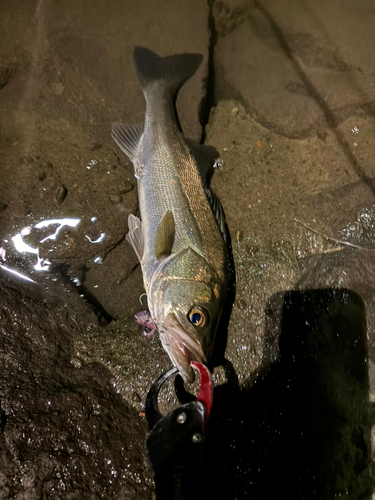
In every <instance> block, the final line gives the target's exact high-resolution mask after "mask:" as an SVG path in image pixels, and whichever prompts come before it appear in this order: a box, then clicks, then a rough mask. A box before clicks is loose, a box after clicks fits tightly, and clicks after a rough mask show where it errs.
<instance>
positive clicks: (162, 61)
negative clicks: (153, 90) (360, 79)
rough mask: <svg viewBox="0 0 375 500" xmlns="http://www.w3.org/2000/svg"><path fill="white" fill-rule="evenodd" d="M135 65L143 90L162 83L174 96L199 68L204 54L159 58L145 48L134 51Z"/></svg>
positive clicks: (137, 48)
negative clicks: (156, 83)
mask: <svg viewBox="0 0 375 500" xmlns="http://www.w3.org/2000/svg"><path fill="white" fill-rule="evenodd" d="M133 57H134V64H135V68H136V71H137V75H138V78H139V81H140V83H141V85H142V89H143V91H144V92H145V91H146V89H147V87H148V86H149V85H151V84H154V83H155V82H162V83H163V87H164V89H166V90H169V91H170V92H171V93H172V94H173V95H174V94H176V93H177V92H178V91H179V89H180V88H181V87H182V85H183V84H184V83H185V82H186V81H187V80H189V78H190V77H192V76H193V75H194V73H195V72H196V71H197V69H198V68H199V66H200V64H201V62H202V60H203V55H202V54H177V55H174V56H167V57H159V56H158V55H156V54H154V53H153V52H151V50H149V49H146V48H144V47H136V48H135V49H134V55H133Z"/></svg>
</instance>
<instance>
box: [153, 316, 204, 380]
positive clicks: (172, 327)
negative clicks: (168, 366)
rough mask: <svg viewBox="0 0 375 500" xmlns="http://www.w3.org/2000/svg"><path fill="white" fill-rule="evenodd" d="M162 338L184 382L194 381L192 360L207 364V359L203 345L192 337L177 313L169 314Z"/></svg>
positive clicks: (161, 332)
mask: <svg viewBox="0 0 375 500" xmlns="http://www.w3.org/2000/svg"><path fill="white" fill-rule="evenodd" d="M160 340H161V342H162V344H163V347H164V349H165V350H166V351H167V354H168V356H169V357H170V359H171V361H172V363H173V364H174V365H175V366H177V368H178V370H179V372H180V374H181V377H182V378H183V380H184V382H185V383H186V382H193V381H194V377H195V374H194V370H193V369H192V367H191V365H190V362H191V361H198V362H199V363H203V364H206V362H207V360H206V356H205V355H204V353H203V350H202V348H201V346H200V345H199V344H198V343H197V342H195V341H194V340H193V339H192V338H191V336H190V335H189V333H188V332H187V331H186V330H185V328H184V327H183V325H182V324H181V323H180V321H179V319H178V317H177V316H176V314H174V313H171V314H169V316H168V318H167V320H166V321H165V330H164V329H163V330H162V331H160Z"/></svg>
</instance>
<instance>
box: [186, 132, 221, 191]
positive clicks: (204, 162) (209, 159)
mask: <svg viewBox="0 0 375 500" xmlns="http://www.w3.org/2000/svg"><path fill="white" fill-rule="evenodd" d="M186 141H187V144H188V146H189V149H190V151H191V153H192V155H193V156H194V158H195V159H196V161H197V165H198V168H199V171H200V173H201V175H202V177H203V180H204V182H205V183H206V184H207V183H208V182H207V181H208V180H209V178H210V177H211V176H212V171H213V165H214V163H215V161H216V160H217V159H218V158H220V154H219V152H218V150H217V149H216V148H215V147H214V146H207V145H206V144H198V143H197V142H195V141H193V140H192V139H186Z"/></svg>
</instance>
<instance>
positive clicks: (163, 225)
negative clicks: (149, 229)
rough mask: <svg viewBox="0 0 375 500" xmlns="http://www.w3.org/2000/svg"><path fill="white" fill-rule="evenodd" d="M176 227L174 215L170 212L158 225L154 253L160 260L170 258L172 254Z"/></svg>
mask: <svg viewBox="0 0 375 500" xmlns="http://www.w3.org/2000/svg"><path fill="white" fill-rule="evenodd" d="M175 233H176V227H175V222H174V217H173V213H172V212H171V211H170V210H168V212H166V213H165V215H164V217H163V219H162V221H161V222H160V224H159V225H158V227H157V229H156V232H155V238H154V253H155V257H156V258H157V259H158V260H159V259H162V258H165V257H168V256H169V255H170V254H171V253H172V246H173V243H174V238H175Z"/></svg>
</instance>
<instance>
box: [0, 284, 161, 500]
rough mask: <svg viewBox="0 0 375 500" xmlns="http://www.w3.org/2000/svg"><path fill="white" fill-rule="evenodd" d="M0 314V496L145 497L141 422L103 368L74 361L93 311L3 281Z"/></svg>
mask: <svg viewBox="0 0 375 500" xmlns="http://www.w3.org/2000/svg"><path fill="white" fill-rule="evenodd" d="M61 295H63V296H61ZM0 316H1V326H0V334H1V341H0V345H1V357H0V387H1V391H0V403H1V412H0V422H1V433H0V442H1V445H0V450H1V451H0V463H1V467H0V469H1V473H0V478H1V488H0V491H1V497H2V498H12V497H13V498H17V497H22V498H77V499H78V498H124V499H125V498H140V497H143V498H151V497H152V483H151V479H150V473H149V470H148V468H147V465H146V464H145V460H144V453H143V443H144V438H145V433H146V426H145V423H144V421H143V420H142V419H140V418H139V416H138V412H136V411H135V410H134V409H133V408H131V407H130V406H129V405H128V404H127V403H125V401H124V399H123V398H121V397H120V395H119V394H118V391H117V390H116V388H115V386H114V383H113V376H112V375H111V373H110V372H109V371H108V370H107V369H105V368H104V367H103V365H100V364H91V365H90V364H88V365H86V366H85V367H84V368H81V369H77V368H75V367H74V366H73V365H72V364H71V357H72V354H73V340H74V339H73V335H80V334H82V333H83V331H85V330H86V329H89V330H91V331H95V329H96V328H97V327H98V321H97V317H96V315H95V314H94V313H93V311H92V308H91V307H89V306H87V305H85V304H84V303H78V304H77V301H76V296H75V294H74V290H73V291H72V290H71V289H69V286H65V287H63V288H62V287H61V286H58V285H56V286H55V287H51V288H50V289H49V291H48V293H46V292H45V290H44V289H43V288H41V287H39V286H38V285H36V284H22V283H19V282H18V283H17V282H14V280H12V281H11V280H8V279H3V278H2V279H1V296H0ZM84 325H85V326H84ZM82 330H83V331H82Z"/></svg>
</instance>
